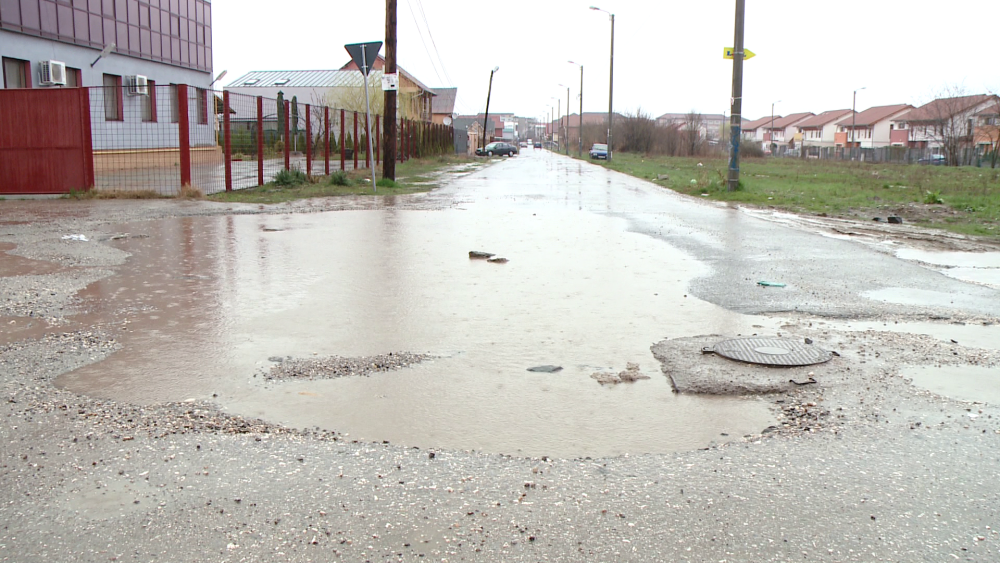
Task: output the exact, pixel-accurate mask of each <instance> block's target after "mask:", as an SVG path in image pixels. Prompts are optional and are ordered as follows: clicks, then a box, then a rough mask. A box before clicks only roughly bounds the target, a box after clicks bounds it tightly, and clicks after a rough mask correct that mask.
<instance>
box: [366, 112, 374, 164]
mask: <svg viewBox="0 0 1000 563" xmlns="http://www.w3.org/2000/svg"><path fill="white" fill-rule="evenodd" d="M365 131H371V129H370V128H369V127H368V113H367V112H366V113H365ZM372 142H373V141H372V140H371V139H368V142H367V143H365V168H369V169H370V168H371V167H372V154H371V153H372V151H370V150H368V147H369V144H370V143H372Z"/></svg>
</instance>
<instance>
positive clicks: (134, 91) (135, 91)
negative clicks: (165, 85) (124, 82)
mask: <svg viewBox="0 0 1000 563" xmlns="http://www.w3.org/2000/svg"><path fill="white" fill-rule="evenodd" d="M125 92H126V93H128V95H129V96H148V95H149V79H148V78H146V77H145V76H143V75H141V74H136V75H135V76H129V77H128V86H126V88H125Z"/></svg>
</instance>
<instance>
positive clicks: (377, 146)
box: [372, 115, 382, 166]
mask: <svg viewBox="0 0 1000 563" xmlns="http://www.w3.org/2000/svg"><path fill="white" fill-rule="evenodd" d="M381 121H382V120H381V119H379V116H377V115H376V116H375V138H374V139H372V145H373V146H374V147H375V166H378V164H379V157H380V156H381V155H380V153H381V152H382V151H380V150H379V149H380V148H381V145H382V131H381V130H380V129H379V123H380V122H381Z"/></svg>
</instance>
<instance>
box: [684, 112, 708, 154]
mask: <svg viewBox="0 0 1000 563" xmlns="http://www.w3.org/2000/svg"><path fill="white" fill-rule="evenodd" d="M703 125H704V120H703V119H702V117H701V114H700V113H697V112H696V111H694V110H691V111H690V112H688V114H687V115H685V116H684V145H685V148H686V149H687V155H688V156H695V155H697V154H700V153H701V143H702V138H701V128H702V126H703Z"/></svg>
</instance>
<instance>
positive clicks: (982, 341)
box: [813, 321, 1000, 350]
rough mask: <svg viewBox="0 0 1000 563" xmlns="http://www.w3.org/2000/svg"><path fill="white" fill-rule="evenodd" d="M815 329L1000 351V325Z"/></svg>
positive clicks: (865, 324) (830, 325)
mask: <svg viewBox="0 0 1000 563" xmlns="http://www.w3.org/2000/svg"><path fill="white" fill-rule="evenodd" d="M813 322H814V323H815V325H816V326H817V327H818V328H826V329H830V330H836V331H838V332H852V331H868V330H873V331H883V332H898V333H904V334H923V335H927V336H930V337H933V338H936V339H938V340H941V341H942V342H952V341H954V342H956V343H958V344H960V345H962V346H965V347H967V348H983V349H987V350H1000V325H995V324H991V325H981V324H952V323H929V322H902V323H899V322H883V321H813Z"/></svg>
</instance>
